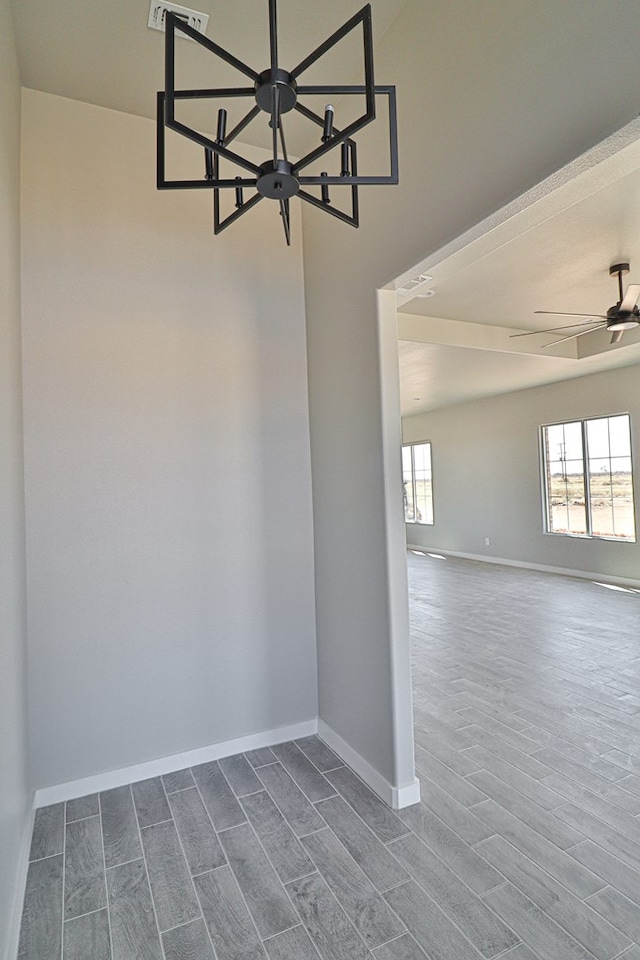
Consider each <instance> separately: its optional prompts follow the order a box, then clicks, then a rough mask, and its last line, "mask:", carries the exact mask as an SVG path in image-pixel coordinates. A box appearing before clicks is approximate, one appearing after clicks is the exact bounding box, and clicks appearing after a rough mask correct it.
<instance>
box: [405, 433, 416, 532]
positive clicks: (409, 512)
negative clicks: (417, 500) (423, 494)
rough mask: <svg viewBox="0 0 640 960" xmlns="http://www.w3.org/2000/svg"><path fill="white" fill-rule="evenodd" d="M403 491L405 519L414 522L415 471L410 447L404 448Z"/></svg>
mask: <svg viewBox="0 0 640 960" xmlns="http://www.w3.org/2000/svg"><path fill="white" fill-rule="evenodd" d="M402 489H403V497H404V518H405V520H407V521H413V520H415V518H416V516H415V510H414V503H413V470H412V464H411V447H410V446H406V447H403V448H402Z"/></svg>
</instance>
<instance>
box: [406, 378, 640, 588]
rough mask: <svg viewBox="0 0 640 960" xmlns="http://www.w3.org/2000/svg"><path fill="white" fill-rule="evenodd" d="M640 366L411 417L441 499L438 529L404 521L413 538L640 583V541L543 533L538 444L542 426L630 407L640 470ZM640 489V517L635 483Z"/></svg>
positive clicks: (411, 438) (410, 428) (409, 433)
mask: <svg viewBox="0 0 640 960" xmlns="http://www.w3.org/2000/svg"><path fill="white" fill-rule="evenodd" d="M639 372H640V367H639V366H638V365H635V366H631V367H624V368H622V369H620V370H613V371H611V372H609V373H600V374H594V375H592V376H588V377H581V378H579V379H577V380H567V381H565V382H564V383H555V384H550V385H548V386H545V387H538V388H536V389H533V390H522V391H519V392H517V393H510V394H506V395H504V396H500V397H491V398H487V399H484V400H478V401H476V402H475V403H463V404H456V405H455V406H451V407H445V408H444V409H442V410H435V411H433V412H432V413H429V414H423V415H422V416H416V417H408V418H407V419H406V420H405V421H404V422H403V437H404V440H405V442H408V443H412V442H415V441H417V440H423V439H424V440H430V441H431V442H432V444H433V446H432V456H433V464H434V504H435V512H434V521H435V522H434V525H433V526H426V525H423V524H419V523H416V524H413V523H408V524H407V525H406V529H407V541H408V543H410V544H417V545H421V546H426V547H430V548H434V549H435V548H441V549H442V550H454V551H459V552H461V553H470V554H477V555H486V556H489V557H499V558H502V559H506V560H516V561H520V562H530V563H539V564H544V565H546V566H553V567H565V568H568V569H571V570H584V571H586V572H592V573H600V574H605V575H609V576H612V577H616V576H617V577H630V578H632V579H640V543H626V542H613V541H609V540H581V539H577V538H574V537H560V536H550V535H549V534H545V533H543V512H542V491H541V481H540V456H539V447H538V429H539V427H540V425H541V424H544V423H552V422H554V421H558V420H572V419H576V418H578V419H579V418H583V417H592V416H599V415H609V414H614V413H630V414H631V428H632V432H633V436H632V448H633V451H634V453H635V467H636V475H637V474H638V471H637V468H638V463H639V458H640V391H639V390H638V373H639ZM635 495H636V516H637V517H638V520H640V510H638V504H639V503H640V489H638V484H636V490H635ZM636 532H637V534H638V535H640V530H637V531H636ZM486 537H489V539H490V541H491V543H490V546H489V547H487V546H485V538H486Z"/></svg>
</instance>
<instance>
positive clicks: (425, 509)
mask: <svg viewBox="0 0 640 960" xmlns="http://www.w3.org/2000/svg"><path fill="white" fill-rule="evenodd" d="M413 466H414V471H415V491H416V503H415V513H416V520H418V522H420V523H433V492H432V477H431V444H430V443H419V444H416V445H415V446H414V448H413Z"/></svg>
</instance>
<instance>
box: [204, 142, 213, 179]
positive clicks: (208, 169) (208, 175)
mask: <svg viewBox="0 0 640 960" xmlns="http://www.w3.org/2000/svg"><path fill="white" fill-rule="evenodd" d="M204 176H205V180H213V150H209V148H208V147H205V148H204Z"/></svg>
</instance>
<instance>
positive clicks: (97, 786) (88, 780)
mask: <svg viewBox="0 0 640 960" xmlns="http://www.w3.org/2000/svg"><path fill="white" fill-rule="evenodd" d="M317 732H318V721H317V720H305V721H303V722H302V723H295V724H292V725H290V726H288V727H276V728H275V729H273V730H265V731H263V732H262V733H254V734H251V735H249V736H247V737H239V738H238V739H236V740H224V741H222V742H221V743H214V744H211V745H210V746H208V747H200V748H198V749H197V750H187V751H186V752H185V753H176V754H174V755H173V756H171V757H161V758H160V759H158V760H149V761H147V762H145V763H136V764H133V766H130V767H122V768H121V769H119V770H109V771H108V772H107V773H98V774H96V775H95V776H92V777H83V778H82V779H80V780H70V781H69V782H68V783H59V784H56V785H55V786H52V787H43V788H42V789H40V790H36V793H35V798H34V807H35V808H38V807H47V806H49V804H51V803H60V802H61V801H62V800H75V799H77V798H78V797H86V796H87V794H89V793H99V792H100V791H101V790H110V789H111V788H112V787H123V786H125V785H126V784H127V783H135V782H136V781H138V780H147V779H149V777H158V776H161V775H162V774H165V773H173V772H174V771H175V770H183V769H184V768H185V767H195V766H197V765H198V764H199V763H207V762H208V761H210V760H219V759H220V758H221V757H230V756H233V754H235V753H244V752H245V750H257V749H258V747H269V746H272V745H273V744H274V743H284V742H285V741H287V740H297V739H299V738H300V737H309V736H311V735H312V734H314V733H317ZM26 859H28V857H27V858H26Z"/></svg>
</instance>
